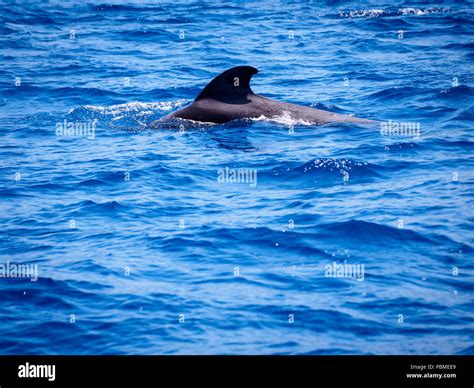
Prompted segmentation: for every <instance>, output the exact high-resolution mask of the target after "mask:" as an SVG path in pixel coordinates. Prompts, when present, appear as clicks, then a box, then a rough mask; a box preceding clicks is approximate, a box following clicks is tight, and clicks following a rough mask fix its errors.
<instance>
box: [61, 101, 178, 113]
mask: <svg viewBox="0 0 474 388" xmlns="http://www.w3.org/2000/svg"><path fill="white" fill-rule="evenodd" d="M184 103H186V100H177V101H164V102H139V101H134V102H128V103H126V104H117V105H110V106H102V105H84V106H81V107H79V108H82V109H86V110H88V111H92V112H97V113H101V114H105V115H113V116H117V115H121V114H123V113H128V112H136V113H137V114H138V115H139V116H147V115H151V114H153V113H155V112H156V111H170V110H173V109H175V108H177V107H179V106H182V105H183V104H184ZM79 108H73V109H71V110H70V111H69V113H73V112H74V111H75V110H76V109H79Z"/></svg>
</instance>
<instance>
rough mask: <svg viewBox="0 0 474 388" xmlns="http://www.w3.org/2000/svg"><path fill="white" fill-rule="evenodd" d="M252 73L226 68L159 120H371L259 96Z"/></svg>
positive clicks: (247, 68) (248, 68)
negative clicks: (252, 84) (185, 103)
mask: <svg viewBox="0 0 474 388" xmlns="http://www.w3.org/2000/svg"><path fill="white" fill-rule="evenodd" d="M256 73H258V70H257V69H256V68H254V67H251V66H238V67H233V68H232V69H229V70H226V71H224V72H223V73H221V74H220V75H218V76H217V77H216V78H214V79H213V80H212V81H211V82H209V84H207V86H206V87H205V88H204V89H203V90H202V91H201V93H200V94H199V95H198V96H197V97H196V99H195V100H194V102H193V103H192V104H191V105H189V106H187V107H185V108H183V109H179V110H178V111H176V112H173V113H171V114H169V115H167V116H165V117H164V118H162V119H161V120H160V121H167V120H171V119H176V118H179V119H185V120H193V121H199V122H206V123H218V124H221V123H227V122H229V121H231V120H236V119H247V118H250V119H251V118H259V117H262V116H263V117H265V118H268V119H273V118H278V117H288V118H290V119H292V120H297V121H303V122H307V123H311V124H326V123H333V122H344V123H361V124H364V123H373V122H374V121H372V120H366V119H360V118H357V117H351V116H347V115H341V114H337V113H332V112H328V111H325V110H321V109H314V108H310V107H307V106H301V105H295V104H290V103H287V102H280V101H276V100H271V99H269V98H266V97H262V96H259V95H257V94H255V93H254V92H253V91H252V90H251V89H250V79H251V78H252V76H253V75H254V74H256Z"/></svg>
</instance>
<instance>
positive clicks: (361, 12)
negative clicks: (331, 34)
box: [339, 7, 451, 19]
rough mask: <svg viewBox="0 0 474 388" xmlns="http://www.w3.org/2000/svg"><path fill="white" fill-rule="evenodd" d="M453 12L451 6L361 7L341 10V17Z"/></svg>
mask: <svg viewBox="0 0 474 388" xmlns="http://www.w3.org/2000/svg"><path fill="white" fill-rule="evenodd" d="M448 12H451V10H450V9H449V8H424V9H423V8H411V7H407V8H400V9H398V10H397V11H391V10H384V9H359V10H347V11H344V10H341V11H339V17H341V18H349V19H355V18H366V19H371V18H378V17H382V16H402V15H403V16H406V15H417V16H421V15H430V14H436V13H448Z"/></svg>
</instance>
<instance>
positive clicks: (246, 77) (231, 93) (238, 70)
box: [195, 66, 258, 104]
mask: <svg viewBox="0 0 474 388" xmlns="http://www.w3.org/2000/svg"><path fill="white" fill-rule="evenodd" d="M257 73H258V70H257V69H256V68H255V67H252V66H237V67H233V68H232V69H229V70H226V71H224V72H223V73H221V74H220V75H218V76H217V77H216V78H214V79H213V80H212V81H211V82H209V83H208V84H207V85H206V87H205V88H204V89H203V90H202V91H201V93H200V94H199V96H197V97H196V99H195V101H198V100H201V99H203V98H212V99H214V100H217V101H220V102H225V103H227V104H246V103H247V102H249V100H248V99H247V95H248V94H249V93H253V92H252V90H251V89H250V79H251V78H252V76H253V75H254V74H257Z"/></svg>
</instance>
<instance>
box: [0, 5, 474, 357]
mask: <svg viewBox="0 0 474 388" xmlns="http://www.w3.org/2000/svg"><path fill="white" fill-rule="evenodd" d="M0 20H1V23H0V29H1V34H0V36H1V38H0V54H1V70H0V93H1V94H0V96H1V99H0V105H1V108H0V109H1V116H0V124H1V127H0V128H1V130H0V199H1V202H0V225H1V232H0V233H1V235H0V237H1V240H0V241H1V245H0V255H1V257H0V264H3V265H4V266H5V265H6V264H7V263H10V265H11V264H13V265H18V264H31V265H34V264H37V265H38V267H37V268H38V271H39V272H38V275H39V279H38V280H37V281H36V282H35V281H31V279H29V278H25V277H23V278H16V277H14V276H13V275H11V274H10V276H9V277H7V275H6V274H5V276H3V277H2V278H0V296H1V297H0V353H1V354H287V353H291V354H473V353H474V345H473V343H474V319H473V311H474V276H473V275H474V265H473V256H474V255H473V251H474V249H473V247H474V242H473V221H474V216H473V211H472V209H473V202H474V201H473V199H474V194H473V185H474V159H473V150H474V140H473V138H472V130H473V113H474V69H473V65H472V63H473V60H474V50H473V49H474V44H473V41H474V40H473V36H474V34H473V32H474V11H473V7H472V4H471V3H468V2H458V1H456V2H455V1H451V2H445V3H436V4H435V3H427V2H400V3H398V4H396V3H394V2H390V3H385V2H364V4H358V3H351V2H312V1H306V2H303V1H301V2H300V1H264V2H248V1H245V2H243V1H242V2H234V3H229V2H227V1H222V2H221V1H213V2H204V1H198V2H192V3H188V2H178V3H175V2H174V1H169V2H165V1H160V2H155V3H142V2H132V3H129V4H127V5H121V4H119V3H117V2H114V3H112V4H101V3H95V4H83V3H79V2H78V3H74V2H64V3H60V2H57V1H51V2H44V1H41V2H39V1H28V2H27V1H25V2H21V1H14V2H5V1H3V2H2V5H1V12H0ZM237 65H252V66H255V67H257V68H258V69H259V71H260V72H259V74H258V75H256V76H255V77H254V78H253V80H252V87H253V90H254V91H255V92H256V93H259V94H262V95H265V96H268V97H271V98H275V99H278V100H281V101H288V102H293V103H298V104H302V105H308V106H313V107H317V108H321V109H327V110H332V111H335V112H339V113H348V114H354V115H356V116H359V117H366V118H372V119H376V120H381V121H382V122H387V121H388V120H392V122H397V123H399V122H402V123H415V124H416V125H419V132H417V133H408V134H407V133H405V134H404V135H400V134H397V133H392V134H386V133H384V134H383V133H381V131H380V126H379V125H375V126H374V125H371V126H361V125H355V124H337V125H324V126H319V127H318V126H314V125H304V123H298V122H293V121H292V120H290V119H288V118H286V117H282V118H281V120H278V122H271V121H268V120H254V121H243V122H242V121H239V122H231V123H229V124H226V125H214V126H212V125H197V126H196V125H194V126H190V127H188V126H186V128H185V130H184V132H183V131H182V130H181V131H180V130H178V129H177V128H176V127H175V128H173V127H170V128H160V129H154V130H153V129H151V128H150V123H152V122H153V121H154V120H157V119H159V118H160V117H162V116H164V115H166V114H168V113H169V112H171V111H173V110H174V109H177V108H179V107H182V106H185V105H186V104H188V103H190V102H191V101H192V100H193V99H194V97H195V96H196V95H197V94H198V93H199V91H200V90H201V89H202V88H203V87H204V86H205V85H206V83H207V82H209V81H210V80H211V79H212V78H213V77H214V76H216V75H217V74H219V73H220V72H222V71H224V70H226V69H227V68H230V67H233V66H237ZM64 120H66V122H72V123H89V124H90V123H92V122H94V120H96V121H95V123H96V127H95V132H94V133H93V136H92V135H91V136H89V137H88V136H62V135H61V134H59V135H57V133H56V129H57V126H58V123H59V124H61V123H64ZM418 135H419V136H418ZM227 167H228V168H229V169H249V170H250V171H252V172H255V171H256V174H257V175H256V176H257V180H256V181H255V182H254V183H255V184H253V185H252V184H249V183H232V182H220V181H218V174H219V171H220V170H225V169H226V168H227ZM229 171H230V170H229ZM334 262H336V264H337V265H343V264H345V265H346V266H349V265H353V267H351V268H356V267H357V268H359V269H361V268H363V272H358V278H357V277H355V276H350V275H347V274H346V275H347V276H346V275H345V276H344V277H334V276H333V277H331V276H330V274H328V272H327V268H328V267H327V266H331V265H333V263H334ZM31 268H33V267H31ZM360 271H362V270H360ZM362 274H363V277H362V276H361V275H362Z"/></svg>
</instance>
